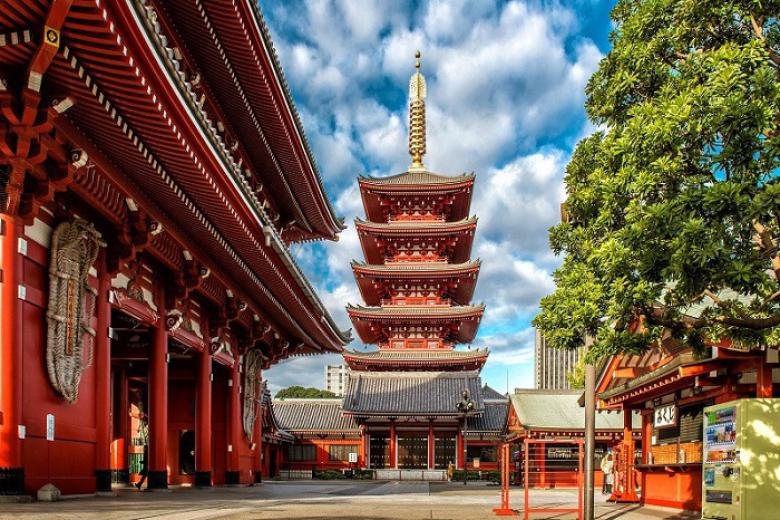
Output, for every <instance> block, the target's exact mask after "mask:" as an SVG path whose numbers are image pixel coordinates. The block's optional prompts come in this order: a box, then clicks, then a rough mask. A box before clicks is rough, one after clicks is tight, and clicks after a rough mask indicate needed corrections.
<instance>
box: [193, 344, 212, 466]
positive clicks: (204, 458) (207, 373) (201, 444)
mask: <svg viewBox="0 0 780 520" xmlns="http://www.w3.org/2000/svg"><path fill="white" fill-rule="evenodd" d="M197 358H198V359H197V363H198V368H197V370H198V372H197V387H198V392H197V397H196V402H197V411H196V413H195V421H196V422H195V470H196V471H212V468H213V466H212V456H211V445H212V433H211V421H212V412H211V355H210V354H209V353H208V352H202V353H201V354H199V355H198V356H197Z"/></svg>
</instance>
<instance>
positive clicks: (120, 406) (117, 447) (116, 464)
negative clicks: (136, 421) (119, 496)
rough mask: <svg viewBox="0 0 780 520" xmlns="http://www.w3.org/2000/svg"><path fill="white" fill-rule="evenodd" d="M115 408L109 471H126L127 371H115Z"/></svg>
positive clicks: (127, 437)
mask: <svg viewBox="0 0 780 520" xmlns="http://www.w3.org/2000/svg"><path fill="white" fill-rule="evenodd" d="M115 379H116V381H117V382H116V392H117V394H116V396H115V399H114V402H115V406H116V408H115V409H114V411H113V415H114V420H115V424H116V429H115V431H114V440H113V442H112V443H111V469H116V470H126V469H128V461H127V450H128V446H129V444H130V401H129V399H130V395H129V392H130V388H129V385H128V383H129V382H128V379H127V371H126V370H125V369H124V368H122V369H119V370H117V371H116V375H115Z"/></svg>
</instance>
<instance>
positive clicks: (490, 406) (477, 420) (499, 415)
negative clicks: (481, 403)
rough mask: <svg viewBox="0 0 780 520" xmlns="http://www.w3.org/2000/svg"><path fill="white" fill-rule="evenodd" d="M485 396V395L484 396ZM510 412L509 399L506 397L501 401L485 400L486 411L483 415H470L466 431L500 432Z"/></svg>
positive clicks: (496, 433) (467, 432)
mask: <svg viewBox="0 0 780 520" xmlns="http://www.w3.org/2000/svg"><path fill="white" fill-rule="evenodd" d="M483 397H484V396H483ZM508 413H509V401H508V399H506V398H504V400H503V401H500V402H496V401H493V402H485V411H484V412H483V413H482V414H481V415H477V416H474V417H468V418H467V419H466V427H465V428H464V431H465V433H466V434H469V433H492V434H495V435H498V434H500V433H501V432H502V431H503V430H504V426H506V416H507V414H508Z"/></svg>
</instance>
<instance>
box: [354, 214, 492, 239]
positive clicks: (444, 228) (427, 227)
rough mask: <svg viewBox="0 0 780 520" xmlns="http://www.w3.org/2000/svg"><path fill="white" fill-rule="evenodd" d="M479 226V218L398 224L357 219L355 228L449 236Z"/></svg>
mask: <svg viewBox="0 0 780 520" xmlns="http://www.w3.org/2000/svg"><path fill="white" fill-rule="evenodd" d="M476 224H477V217H469V218H464V219H462V220H456V221H455V222H441V221H438V220H404V221H396V222H371V221H368V220H363V219H361V218H356V219H355V226H356V227H358V228H363V229H365V230H367V231H374V232H378V233H382V234H408V233H409V232H410V231H411V232H414V233H415V234H420V233H421V232H427V233H428V234H434V235H436V234H442V235H443V234H448V233H452V232H455V231H461V230H466V229H468V228H472V227H474V226H476Z"/></svg>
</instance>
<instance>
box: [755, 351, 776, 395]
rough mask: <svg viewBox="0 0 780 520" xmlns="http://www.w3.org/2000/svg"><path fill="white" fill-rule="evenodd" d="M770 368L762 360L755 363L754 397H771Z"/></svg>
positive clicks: (759, 359) (770, 366)
mask: <svg viewBox="0 0 780 520" xmlns="http://www.w3.org/2000/svg"><path fill="white" fill-rule="evenodd" d="M772 366H773V365H770V364H769V363H767V362H766V360H764V359H762V358H758V360H757V361H756V397H772Z"/></svg>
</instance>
